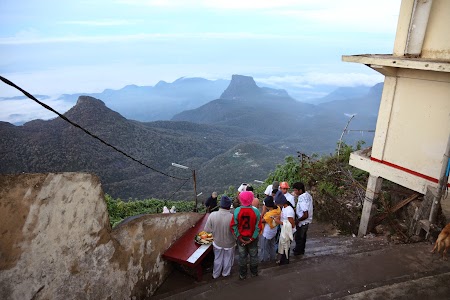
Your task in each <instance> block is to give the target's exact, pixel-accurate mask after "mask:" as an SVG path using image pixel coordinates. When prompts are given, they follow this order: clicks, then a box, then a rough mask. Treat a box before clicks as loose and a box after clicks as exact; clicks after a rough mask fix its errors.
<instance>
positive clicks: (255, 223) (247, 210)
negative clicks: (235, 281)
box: [230, 191, 263, 279]
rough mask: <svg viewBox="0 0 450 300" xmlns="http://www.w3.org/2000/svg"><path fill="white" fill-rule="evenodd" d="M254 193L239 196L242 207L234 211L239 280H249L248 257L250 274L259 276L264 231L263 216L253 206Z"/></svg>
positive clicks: (233, 221) (231, 226)
mask: <svg viewBox="0 0 450 300" xmlns="http://www.w3.org/2000/svg"><path fill="white" fill-rule="evenodd" d="M253 199H254V195H253V192H247V191H245V192H242V193H241V194H240V195H239V200H240V201H241V204H242V205H241V206H239V207H238V208H236V209H235V210H234V214H233V218H232V219H231V222H230V228H231V230H232V232H233V234H234V235H235V236H236V239H237V244H238V250H239V279H245V278H247V270H248V268H247V257H248V256H250V273H251V275H252V277H254V276H258V263H259V260H258V236H259V233H260V232H261V230H262V228H263V227H262V222H261V214H260V212H259V210H258V209H256V208H255V207H253V206H252V201H253Z"/></svg>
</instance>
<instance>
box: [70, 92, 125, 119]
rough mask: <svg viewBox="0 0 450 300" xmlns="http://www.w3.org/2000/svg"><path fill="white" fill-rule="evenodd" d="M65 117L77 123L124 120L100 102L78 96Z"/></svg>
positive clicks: (88, 97)
mask: <svg viewBox="0 0 450 300" xmlns="http://www.w3.org/2000/svg"><path fill="white" fill-rule="evenodd" d="M65 115H66V116H67V117H68V118H69V119H71V120H74V121H77V122H83V123H84V122H88V123H89V122H91V121H93V122H100V121H105V120H108V121H112V120H116V121H119V120H121V121H122V120H125V118H124V117H122V116H121V115H120V114H119V113H117V112H115V111H113V110H111V109H109V108H108V107H107V106H106V105H105V103H104V102H103V101H102V100H99V99H96V98H94V97H90V96H80V97H78V101H77V103H76V104H75V106H74V107H72V108H71V109H70V110H69V111H67V112H66V113H65Z"/></svg>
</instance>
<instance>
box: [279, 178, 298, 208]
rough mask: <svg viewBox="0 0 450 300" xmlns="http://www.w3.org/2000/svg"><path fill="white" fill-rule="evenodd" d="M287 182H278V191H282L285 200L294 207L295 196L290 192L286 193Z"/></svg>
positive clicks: (287, 188)
mask: <svg viewBox="0 0 450 300" xmlns="http://www.w3.org/2000/svg"><path fill="white" fill-rule="evenodd" d="M288 190H289V184H288V183H287V182H286V181H283V182H281V183H280V191H281V192H282V193H283V195H284V197H286V200H287V201H289V203H291V206H292V207H293V208H294V209H295V198H294V196H292V195H291V194H290V193H288Z"/></svg>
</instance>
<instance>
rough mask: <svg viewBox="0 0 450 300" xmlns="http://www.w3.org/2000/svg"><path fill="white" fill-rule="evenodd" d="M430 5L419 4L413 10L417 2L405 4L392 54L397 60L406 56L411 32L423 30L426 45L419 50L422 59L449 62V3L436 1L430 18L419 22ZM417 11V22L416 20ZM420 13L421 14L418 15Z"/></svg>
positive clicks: (442, 0) (422, 2) (409, 1)
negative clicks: (397, 57)
mask: <svg viewBox="0 0 450 300" xmlns="http://www.w3.org/2000/svg"><path fill="white" fill-rule="evenodd" d="M427 2H428V3H427ZM430 2H431V1H423V0H421V1H418V3H417V6H416V8H414V0H403V1H402V5H401V7H400V14H399V19H398V24H397V33H396V37H395V43H394V50H393V54H394V55H395V56H403V55H405V53H406V52H407V43H408V39H410V38H411V35H412V33H411V32H414V31H416V30H418V29H419V28H420V27H423V28H424V36H423V44H422V45H421V47H420V48H421V49H420V57H421V58H423V59H438V60H447V61H448V60H450V35H449V34H448V28H450V18H449V15H450V3H449V2H450V1H448V0H433V1H432V2H431V7H430V11H429V14H428V17H423V18H420V16H421V15H424V14H426V13H425V11H426V9H423V7H425V6H427V5H429V3H430ZM421 6H422V7H421ZM415 9H416V15H415V17H416V18H414V16H413V14H414V10H415ZM421 10H422V11H421ZM417 11H421V12H420V13H417ZM418 16H419V17H418ZM409 42H411V40H409Z"/></svg>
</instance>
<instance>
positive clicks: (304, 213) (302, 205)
mask: <svg viewBox="0 0 450 300" xmlns="http://www.w3.org/2000/svg"><path fill="white" fill-rule="evenodd" d="M292 188H293V189H294V194H295V195H296V196H298V201H297V209H296V214H297V220H296V223H297V224H296V225H297V226H296V228H297V232H296V233H295V248H294V255H303V254H305V246H306V234H307V232H308V227H309V224H311V222H312V218H313V199H312V197H311V195H310V194H309V193H308V192H307V191H306V190H305V185H304V184H303V182H296V183H294V185H293V186H292Z"/></svg>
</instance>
